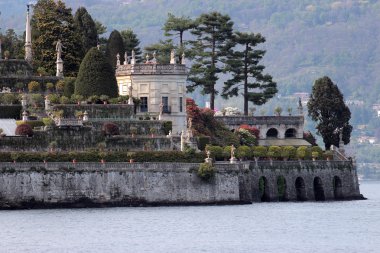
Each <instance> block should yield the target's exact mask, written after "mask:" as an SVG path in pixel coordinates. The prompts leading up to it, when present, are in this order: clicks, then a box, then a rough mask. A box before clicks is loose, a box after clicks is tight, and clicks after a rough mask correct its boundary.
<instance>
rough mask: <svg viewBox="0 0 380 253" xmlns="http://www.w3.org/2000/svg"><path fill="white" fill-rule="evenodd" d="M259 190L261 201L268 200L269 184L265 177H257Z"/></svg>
mask: <svg viewBox="0 0 380 253" xmlns="http://www.w3.org/2000/svg"><path fill="white" fill-rule="evenodd" d="M259 192H260V200H261V202H269V201H270V197H269V185H268V180H267V179H266V177H260V179H259Z"/></svg>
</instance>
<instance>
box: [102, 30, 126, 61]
mask: <svg viewBox="0 0 380 253" xmlns="http://www.w3.org/2000/svg"><path fill="white" fill-rule="evenodd" d="M124 52H125V50H124V42H123V38H122V37H121V34H120V33H119V31H117V30H113V31H112V32H111V34H110V37H109V39H108V43H107V47H106V58H107V60H108V62H109V63H110V64H111V66H112V67H113V68H116V60H117V58H116V55H117V54H119V55H120V62H121V63H123V61H124Z"/></svg>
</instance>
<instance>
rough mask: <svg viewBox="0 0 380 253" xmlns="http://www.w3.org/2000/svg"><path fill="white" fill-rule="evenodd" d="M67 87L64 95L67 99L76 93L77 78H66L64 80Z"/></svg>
mask: <svg viewBox="0 0 380 253" xmlns="http://www.w3.org/2000/svg"><path fill="white" fill-rule="evenodd" d="M63 80H64V82H65V87H64V89H63V95H64V96H65V97H68V98H69V97H71V96H72V95H73V94H74V91H75V80H76V78H75V77H65V78H64V79H63Z"/></svg>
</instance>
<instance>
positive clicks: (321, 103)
mask: <svg viewBox="0 0 380 253" xmlns="http://www.w3.org/2000/svg"><path fill="white" fill-rule="evenodd" d="M307 108H308V113H309V116H310V117H311V118H312V119H313V120H314V121H316V122H317V123H318V124H317V127H316V128H317V134H319V135H321V136H322V138H323V142H324V143H325V148H326V149H330V147H331V145H335V146H337V147H338V146H339V140H340V136H339V135H340V132H342V137H343V138H342V139H343V142H344V144H348V143H349V142H350V137H351V132H352V126H351V125H350V123H349V121H350V118H351V112H350V109H349V108H348V106H347V105H345V103H344V99H343V94H342V93H341V92H340V90H339V88H338V86H337V85H336V84H334V83H333V82H332V81H331V79H330V78H329V77H327V76H325V77H322V78H319V79H317V80H316V81H315V83H314V85H313V90H312V93H311V95H310V100H309V102H308V103H307Z"/></svg>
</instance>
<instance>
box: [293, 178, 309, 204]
mask: <svg viewBox="0 0 380 253" xmlns="http://www.w3.org/2000/svg"><path fill="white" fill-rule="evenodd" d="M295 187H296V194H297V201H305V200H307V198H306V189H305V181H304V180H303V178H302V177H297V179H296V183H295Z"/></svg>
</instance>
